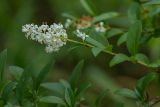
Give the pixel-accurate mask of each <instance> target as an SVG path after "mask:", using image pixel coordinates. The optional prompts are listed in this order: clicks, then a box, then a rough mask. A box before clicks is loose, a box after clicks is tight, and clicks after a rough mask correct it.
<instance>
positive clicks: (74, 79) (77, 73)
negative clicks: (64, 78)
mask: <svg viewBox="0 0 160 107" xmlns="http://www.w3.org/2000/svg"><path fill="white" fill-rule="evenodd" d="M83 65H84V60H81V61H80V62H79V63H78V64H77V65H76V67H75V68H74V70H73V72H72V74H71V76H70V78H69V82H70V84H71V86H72V88H75V86H76V85H77V83H78V81H79V79H80V77H81V73H82V68H83Z"/></svg>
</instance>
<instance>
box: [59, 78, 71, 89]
mask: <svg viewBox="0 0 160 107" xmlns="http://www.w3.org/2000/svg"><path fill="white" fill-rule="evenodd" d="M60 84H62V86H63V87H64V88H65V89H66V88H68V89H70V88H71V85H70V83H68V81H66V80H60Z"/></svg>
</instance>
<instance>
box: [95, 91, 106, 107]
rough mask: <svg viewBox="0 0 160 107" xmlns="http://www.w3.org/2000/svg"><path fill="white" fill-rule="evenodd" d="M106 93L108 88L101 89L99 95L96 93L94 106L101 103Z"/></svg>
mask: <svg viewBox="0 0 160 107" xmlns="http://www.w3.org/2000/svg"><path fill="white" fill-rule="evenodd" d="M107 93H108V90H105V91H102V92H101V93H100V95H98V97H97V98H96V101H95V106H96V107H98V106H99V105H100V104H101V102H102V100H103V98H104V97H105V96H106V94H107Z"/></svg>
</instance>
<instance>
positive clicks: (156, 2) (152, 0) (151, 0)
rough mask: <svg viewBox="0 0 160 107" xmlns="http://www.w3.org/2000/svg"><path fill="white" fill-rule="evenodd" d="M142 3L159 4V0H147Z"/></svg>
mask: <svg viewBox="0 0 160 107" xmlns="http://www.w3.org/2000/svg"><path fill="white" fill-rule="evenodd" d="M144 5H160V1H159V0H150V1H149V2H147V3H145V4H144Z"/></svg>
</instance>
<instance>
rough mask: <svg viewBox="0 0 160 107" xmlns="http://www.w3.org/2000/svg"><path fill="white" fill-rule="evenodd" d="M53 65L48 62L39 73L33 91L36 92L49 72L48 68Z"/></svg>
mask: <svg viewBox="0 0 160 107" xmlns="http://www.w3.org/2000/svg"><path fill="white" fill-rule="evenodd" d="M52 64H53V61H51V62H49V63H48V64H47V65H46V66H45V67H44V68H43V69H42V70H41V71H40V73H39V75H38V76H37V78H36V85H35V89H36V90H38V88H39V86H40V84H41V83H42V81H43V80H44V78H45V76H46V75H47V74H48V72H49V71H50V67H51V65H52Z"/></svg>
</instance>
